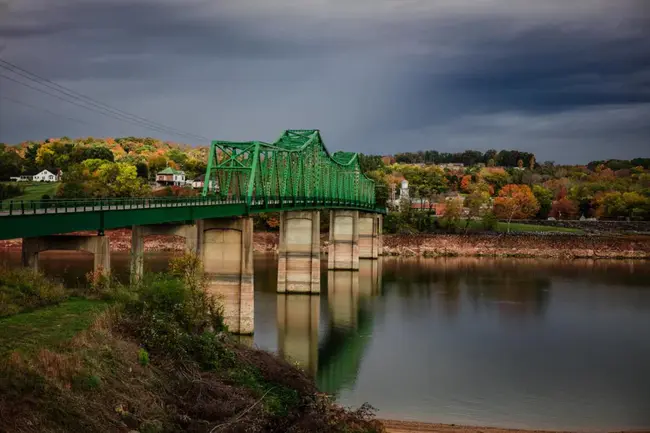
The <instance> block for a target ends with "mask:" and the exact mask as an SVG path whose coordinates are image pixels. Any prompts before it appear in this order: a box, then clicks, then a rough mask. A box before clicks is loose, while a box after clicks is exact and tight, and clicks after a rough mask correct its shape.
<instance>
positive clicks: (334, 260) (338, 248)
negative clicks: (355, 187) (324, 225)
mask: <svg viewBox="0 0 650 433" xmlns="http://www.w3.org/2000/svg"><path fill="white" fill-rule="evenodd" d="M327 268H328V269H331V270H351V271H358V270H359V211H356V210H355V211H351V210H331V211H330V241H329V251H328V257H327Z"/></svg>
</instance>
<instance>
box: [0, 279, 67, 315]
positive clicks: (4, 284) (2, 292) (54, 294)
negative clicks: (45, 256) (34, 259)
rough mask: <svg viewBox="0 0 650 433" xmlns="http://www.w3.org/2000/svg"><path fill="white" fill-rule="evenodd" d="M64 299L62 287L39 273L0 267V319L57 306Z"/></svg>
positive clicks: (64, 294)
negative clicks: (47, 306) (40, 308)
mask: <svg viewBox="0 0 650 433" xmlns="http://www.w3.org/2000/svg"><path fill="white" fill-rule="evenodd" d="M65 298H66V293H65V290H64V289H63V286H62V285H61V284H57V283H55V282H53V281H52V280H49V279H47V278H45V276H43V274H41V273H38V272H34V271H32V270H31V269H25V268H17V269H9V268H5V267H0V317H4V316H10V315H12V314H16V313H20V312H22V311H27V310H32V309H35V308H39V307H44V306H46V305H52V304H57V303H59V302H61V301H63V300H64V299H65Z"/></svg>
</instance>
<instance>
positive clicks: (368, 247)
mask: <svg viewBox="0 0 650 433" xmlns="http://www.w3.org/2000/svg"><path fill="white" fill-rule="evenodd" d="M382 223H383V221H382V216H381V214H376V213H369V212H359V258H360V259H377V258H379V256H380V255H381V253H382V247H383V245H382Z"/></svg>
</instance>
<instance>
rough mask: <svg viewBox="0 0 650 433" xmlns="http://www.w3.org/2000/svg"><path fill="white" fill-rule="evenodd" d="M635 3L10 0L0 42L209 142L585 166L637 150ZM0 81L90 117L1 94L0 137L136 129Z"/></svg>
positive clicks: (642, 10)
mask: <svg viewBox="0 0 650 433" xmlns="http://www.w3.org/2000/svg"><path fill="white" fill-rule="evenodd" d="M538 3H541V4H538ZM614 3H615V5H614ZM646 5H647V3H645V2H644V1H643V0H641V1H618V2H608V1H601V0H583V1H574V2H563V1H546V2H519V1H509V0H494V1H488V2H478V3H477V2H474V1H469V0H455V1H438V2H431V1H420V0H410V1H406V0H405V1H399V2H396V1H389V0H373V1H368V0H346V1H337V0H330V1H316V0H313V1H306V0H300V1H298V0H278V1H274V2H272V3H269V2H266V1H262V0H241V1H237V2H231V1H226V0H219V1H203V0H185V1H181V0H157V1H152V0H149V1H145V0H139V1H126V0H60V1H58V2H51V1H46V0H23V1H22V2H20V4H18V2H14V3H12V4H11V6H10V9H9V10H10V15H8V17H5V19H4V21H0V41H3V42H4V45H5V47H6V48H5V51H4V52H2V54H1V55H2V57H3V58H4V59H6V60H9V61H12V62H15V63H17V64H19V65H21V66H24V67H25V68H27V69H29V70H32V71H34V72H36V73H38V74H40V75H43V76H47V77H48V78H50V79H53V80H56V81H57V82H60V83H61V84H63V85H66V86H69V87H71V88H74V89H75V90H78V91H80V92H83V93H85V94H88V95H90V96H93V97H96V98H97V99H100V100H102V101H105V102H107V103H109V104H111V105H114V106H117V107H120V108H122V109H124V110H127V111H130V112H133V113H136V114H139V115H141V116H144V117H147V118H150V119H152V120H156V121H159V122H162V123H165V124H168V125H170V126H173V127H176V128H179V129H183V130H188V131H191V132H193V133H197V134H200V135H204V136H207V137H214V138H222V139H233V140H235V139H236V140H244V139H263V140H272V139H273V138H274V137H276V136H277V135H278V134H279V132H280V131H281V130H283V129H286V128H320V129H321V130H322V131H323V134H324V137H325V139H326V140H327V142H328V145H329V146H330V147H332V148H333V149H348V150H357V151H363V152H376V153H392V152H395V151H402V150H417V149H427V148H435V149H438V150H445V151H450V150H463V149H465V148H479V149H486V148H490V147H496V148H502V147H509V148H520V149H526V150H533V151H535V152H536V153H537V154H538V155H539V158H540V159H554V160H557V161H562V162H586V161H587V160H590V159H596V158H606V157H621V158H623V157H633V156H640V155H647V153H648V149H649V146H648V140H649V138H650V131H649V130H648V127H647V126H646V125H647V124H648V123H649V122H643V121H640V120H639V119H643V118H644V116H647V115H648V114H650V113H649V112H648V106H649V104H650V56H649V55H648V54H647V53H649V52H650V8H648V6H646ZM0 46H2V43H0ZM3 73H6V72H4V71H3ZM0 86H2V87H1V88H0V91H2V92H3V93H6V94H9V95H10V96H11V97H12V98H15V99H20V100H23V101H25V102H28V103H30V104H35V103H40V104H46V106H47V107H49V108H50V109H52V107H55V108H56V110H60V112H61V113H62V114H65V115H67V116H73V117H76V118H79V119H83V120H87V121H88V122H89V123H90V122H92V123H93V124H95V125H97V126H96V127H90V126H88V125H86V126H84V125H83V124H81V123H79V122H70V121H67V120H64V119H61V118H59V119H57V118H56V117H54V116H52V115H48V114H47V113H39V112H37V110H29V109H26V108H25V107H18V106H17V105H16V104H12V103H10V102H8V101H3V100H2V99H0V140H2V141H9V142H15V141H19V140H24V139H39V138H43V137H45V136H54V135H64V134H65V135H89V134H92V135H121V134H120V133H118V132H116V131H117V128H118V127H119V129H120V130H125V131H127V132H129V133H133V134H138V135H143V134H146V133H147V131H144V130H141V129H137V128H135V127H131V126H129V125H124V124H121V123H120V122H117V121H113V120H111V119H105V118H102V117H100V116H99V115H96V114H93V113H87V112H85V111H84V110H83V109H79V108H76V107H71V106H69V105H68V104H65V103H62V102H60V101H57V100H56V99H53V98H50V97H48V96H43V95H39V94H38V93H35V92H33V91H31V90H28V89H24V88H21V86H19V85H15V84H14V83H11V82H8V81H6V80H2V79H0ZM647 118H650V117H646V119H647ZM149 133H150V134H152V135H160V134H156V133H154V132H149ZM161 138H175V137H164V136H162V137H161Z"/></svg>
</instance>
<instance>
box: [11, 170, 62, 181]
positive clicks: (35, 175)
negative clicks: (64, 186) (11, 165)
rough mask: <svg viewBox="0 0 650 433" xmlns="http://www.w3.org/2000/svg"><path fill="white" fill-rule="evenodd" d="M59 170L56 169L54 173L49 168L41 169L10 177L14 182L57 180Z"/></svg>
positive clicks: (59, 177) (59, 176)
mask: <svg viewBox="0 0 650 433" xmlns="http://www.w3.org/2000/svg"><path fill="white" fill-rule="evenodd" d="M62 174H63V172H62V171H61V170H56V174H54V173H52V172H51V171H50V170H41V171H39V172H31V173H30V172H28V173H23V174H21V175H20V176H14V177H11V180H15V181H16V182H58V181H60V180H61V175H62Z"/></svg>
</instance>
